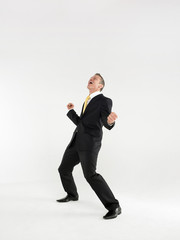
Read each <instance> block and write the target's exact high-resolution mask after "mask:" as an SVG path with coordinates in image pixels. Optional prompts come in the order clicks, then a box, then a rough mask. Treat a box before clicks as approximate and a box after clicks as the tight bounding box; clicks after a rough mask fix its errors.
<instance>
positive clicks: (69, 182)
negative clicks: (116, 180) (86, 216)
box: [57, 73, 121, 219]
mask: <svg viewBox="0 0 180 240" xmlns="http://www.w3.org/2000/svg"><path fill="white" fill-rule="evenodd" d="M104 86H105V82H104V79H103V77H102V76H101V75H100V74H99V73H96V74H95V75H94V76H92V77H91V78H90V80H89V81H88V85H87V88H88V89H89V95H88V97H87V98H86V100H85V102H84V104H83V107H82V112H81V115H80V116H78V115H77V114H76V112H75V111H74V104H73V103H69V104H68V105H67V108H68V110H69V111H68V113H67V116H68V117H69V118H70V120H71V121H72V122H73V123H74V124H75V125H76V129H75V131H74V133H73V136H72V139H71V141H70V143H69V145H68V146H67V148H66V150H65V153H64V156H63V158H62V162H61V164H60V166H59V168H58V171H59V174H60V178H61V181H62V185H63V187H64V190H65V192H66V193H67V196H66V197H64V198H62V199H59V200H57V202H61V203H62V202H69V201H77V200H78V199H79V195H78V192H77V188H76V185H75V182H74V179H73V175H72V172H73V168H74V166H75V165H77V164H79V163H80V164H81V167H82V170H83V174H84V177H85V178H86V180H87V182H88V183H89V184H90V186H91V187H92V189H93V190H94V191H95V193H96V194H97V196H98V198H99V199H100V201H101V202H102V204H103V205H104V207H105V208H106V209H107V210H108V212H107V214H106V215H105V216H104V217H103V218H104V219H112V218H116V217H117V216H118V215H119V214H120V213H121V208H120V205H119V202H118V200H117V199H116V198H115V197H114V195H113V193H112V191H111V189H110V188H109V186H108V185H107V183H106V181H105V180H104V178H103V177H102V176H101V175H100V174H99V173H97V172H96V164H97V158H98V153H99V150H100V148H101V140H102V135H103V132H102V127H103V126H104V127H105V128H107V129H109V130H110V129H112V128H113V127H114V125H115V120H116V119H117V115H116V113H114V112H111V108H112V100H111V99H110V98H107V97H105V96H104V95H103V94H102V93H101V91H102V90H103V88H104Z"/></svg>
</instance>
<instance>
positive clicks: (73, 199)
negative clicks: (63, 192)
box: [56, 195, 79, 202]
mask: <svg viewBox="0 0 180 240" xmlns="http://www.w3.org/2000/svg"><path fill="white" fill-rule="evenodd" d="M78 199H79V197H78V196H77V197H72V196H69V195H67V196H66V197H65V198H61V199H58V200H56V201H57V202H69V201H77V200H78Z"/></svg>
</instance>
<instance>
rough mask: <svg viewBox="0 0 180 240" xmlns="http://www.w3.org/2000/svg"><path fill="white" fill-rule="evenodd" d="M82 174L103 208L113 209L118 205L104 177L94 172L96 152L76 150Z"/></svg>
mask: <svg viewBox="0 0 180 240" xmlns="http://www.w3.org/2000/svg"><path fill="white" fill-rule="evenodd" d="M78 154H79V158H80V162H81V166H82V169H83V173H84V176H85V178H86V180H87V181H88V183H89V184H90V186H91V187H92V189H93V190H94V191H95V193H96V194H97V196H98V197H99V199H100V200H101V202H102V203H103V205H104V206H105V208H107V209H108V210H114V209H115V208H117V207H118V206H119V202H118V200H117V199H115V197H114V195H113V193H112V191H111V189H110V187H109V186H108V184H107V183H106V181H105V180H104V178H103V177H102V176H101V175H100V174H98V173H96V163H97V156H98V154H96V153H93V152H78Z"/></svg>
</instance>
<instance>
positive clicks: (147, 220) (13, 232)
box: [0, 184, 180, 240]
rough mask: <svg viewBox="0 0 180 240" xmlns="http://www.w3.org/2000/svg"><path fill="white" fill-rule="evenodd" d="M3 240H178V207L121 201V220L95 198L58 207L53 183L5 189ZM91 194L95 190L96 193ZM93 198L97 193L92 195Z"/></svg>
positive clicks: (0, 217) (0, 212)
mask: <svg viewBox="0 0 180 240" xmlns="http://www.w3.org/2000/svg"><path fill="white" fill-rule="evenodd" d="M0 188H1V190H0V191H1V192H0V239H1V240H14V239H17V240H36V239H38V240H39V239H43V240H46V239H47V240H56V239H58V240H63V239H65V240H73V239H82V240H96V239H97V240H99V239H103V240H110V239H111V240H114V239H118V240H119V239H121V240H131V239H132V240H135V239H137V240H161V239H162V240H170V239H173V240H179V239H180V231H179V222H180V221H179V219H180V218H179V216H180V209H179V207H178V205H176V204H174V205H173V204H172V203H169V204H167V202H166V203H162V201H157V200H152V199H151V200H147V199H145V198H142V197H137V196H136V197H132V196H131V197H130V196H126V195H125V194H124V195H123V196H117V197H118V199H121V206H122V211H123V213H122V215H120V216H118V218H116V219H113V220H104V219H103V218H102V216H103V215H104V214H105V213H106V212H107V211H106V209H104V207H103V206H102V205H101V203H100V202H99V200H98V199H97V197H96V196H95V195H91V194H90V196H89V190H87V194H85V193H84V194H82V196H81V198H80V200H79V201H78V202H69V203H57V202H56V201H55V199H56V198H58V197H63V196H64V193H63V195H59V193H58V191H57V192H55V188H54V187H53V185H52V184H49V185H48V184H38V185H37V184H4V185H2V184H1V185H0ZM91 191H92V190H91ZM93 194H94V193H93Z"/></svg>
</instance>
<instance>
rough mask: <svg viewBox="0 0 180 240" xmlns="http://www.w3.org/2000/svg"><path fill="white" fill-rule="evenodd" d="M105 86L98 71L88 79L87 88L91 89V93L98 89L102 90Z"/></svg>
mask: <svg viewBox="0 0 180 240" xmlns="http://www.w3.org/2000/svg"><path fill="white" fill-rule="evenodd" d="M104 86H105V82H104V79H103V77H102V76H101V74H100V73H96V74H95V75H94V76H92V77H91V78H90V80H89V81H88V86H87V88H88V89H89V92H90V94H91V93H93V92H97V91H102V90H103V88H104Z"/></svg>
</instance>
